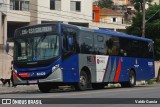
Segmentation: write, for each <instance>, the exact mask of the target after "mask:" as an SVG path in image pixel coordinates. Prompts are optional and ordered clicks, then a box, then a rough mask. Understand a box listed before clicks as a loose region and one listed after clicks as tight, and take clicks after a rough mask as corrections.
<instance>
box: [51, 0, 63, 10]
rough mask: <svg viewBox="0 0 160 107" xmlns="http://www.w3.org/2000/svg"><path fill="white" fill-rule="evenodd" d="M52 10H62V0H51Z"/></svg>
mask: <svg viewBox="0 0 160 107" xmlns="http://www.w3.org/2000/svg"><path fill="white" fill-rule="evenodd" d="M50 9H51V10H61V0H50Z"/></svg>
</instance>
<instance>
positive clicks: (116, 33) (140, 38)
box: [94, 29, 152, 42]
mask: <svg viewBox="0 0 160 107" xmlns="http://www.w3.org/2000/svg"><path fill="white" fill-rule="evenodd" d="M94 32H96V33H102V34H109V35H113V36H117V37H124V38H130V39H136V40H142V41H148V42H151V41H152V39H148V38H143V37H138V36H134V35H128V34H125V33H122V32H115V31H112V30H104V29H99V30H94Z"/></svg>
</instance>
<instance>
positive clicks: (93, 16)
mask: <svg viewBox="0 0 160 107" xmlns="http://www.w3.org/2000/svg"><path fill="white" fill-rule="evenodd" d="M92 19H93V20H95V12H93V13H92Z"/></svg>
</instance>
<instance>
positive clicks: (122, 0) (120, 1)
mask: <svg viewBox="0 0 160 107" xmlns="http://www.w3.org/2000/svg"><path fill="white" fill-rule="evenodd" d="M112 1H113V2H114V5H128V4H130V0H112Z"/></svg>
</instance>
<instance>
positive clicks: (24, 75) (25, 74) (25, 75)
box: [19, 73, 28, 78]
mask: <svg viewBox="0 0 160 107" xmlns="http://www.w3.org/2000/svg"><path fill="white" fill-rule="evenodd" d="M19 76H20V77H22V78H25V77H28V73H20V74H19Z"/></svg>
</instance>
